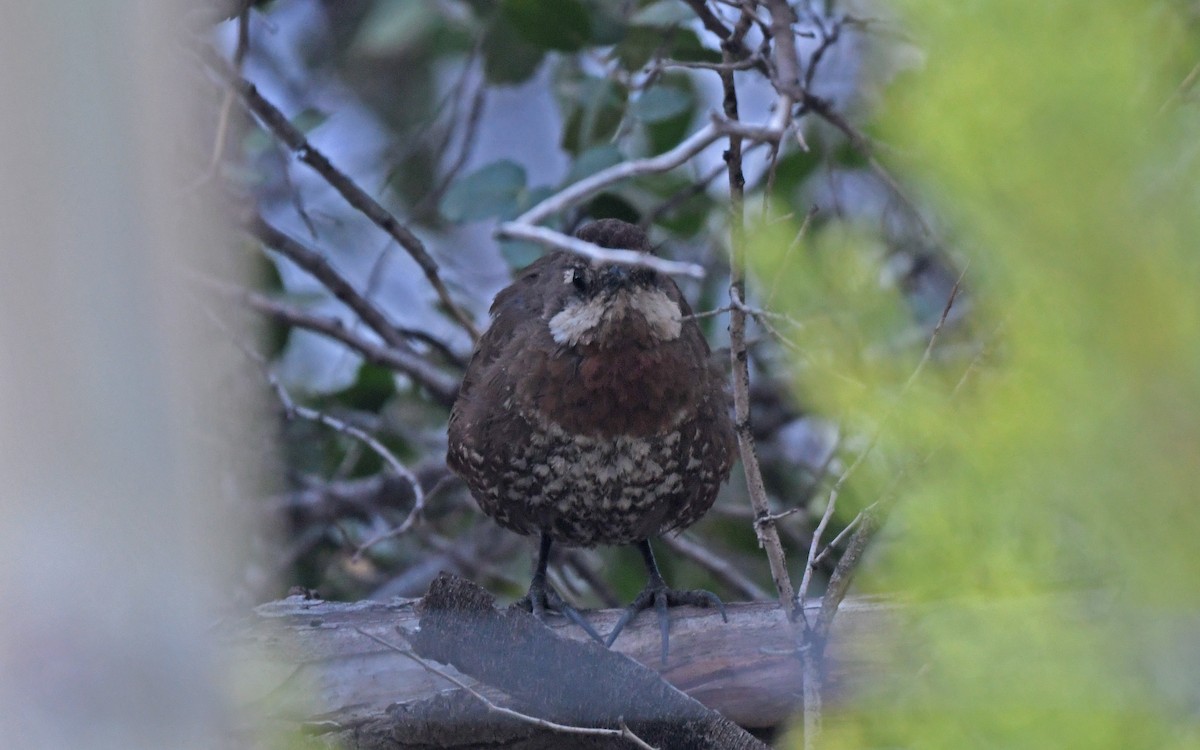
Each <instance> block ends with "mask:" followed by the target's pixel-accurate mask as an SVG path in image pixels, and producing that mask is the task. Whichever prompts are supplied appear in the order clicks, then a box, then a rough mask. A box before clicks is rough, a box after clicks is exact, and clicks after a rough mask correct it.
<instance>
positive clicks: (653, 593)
mask: <svg viewBox="0 0 1200 750" xmlns="http://www.w3.org/2000/svg"><path fill="white" fill-rule="evenodd" d="M637 546H638V551H639V552H641V553H642V559H643V560H645V561H646V570H647V571H648V572H649V574H650V579H649V580H648V581H646V587H645V588H644V589H642V593H640V594H638V595H637V598H636V599H634V600H633V603H632V604H630V605H629V608H628V609H626V610H625V614H623V615H621V619H620V620H617V624H616V626H615V627H613V630H612V632H611V633H609V634H608V641H607V642H606V643H605V644H604V645H606V646H609V647H611V646H612V645H613V641H615V640H617V636H618V635H620V634H621V631H622V630H623V629H624V628H625V626H626V625H628V624H629V622H630V621H631V620H632V619H633V618H634V617H636V616H637V613H638V612H641V611H642V610H643V609H650V608H651V607H654V611H655V612H657V613H658V627H659V629H660V630H661V631H662V663H663V664H666V663H667V653H668V649H669V644H668V638H669V633H670V629H671V617H670V615H668V614H667V608H668V607H678V606H681V605H685V604H690V605H692V606H693V607H716V608H717V610H718V611H719V612H720V613H721V619H722V620H724V621H725V622H729V618H728V617H727V616H726V615H725V603H724V602H722V601H721V600H720V599H719V598H718V597H717V595H716V594H714V593H712V592H711V591H704V590H702V589H693V590H679V589H672V588H668V587H667V582H666V581H664V580H663V577H662V573H660V572H659V571H658V563H656V562H655V561H654V551H653V550H652V549H650V542H649V540H646V539H643V540H642V541H640V542H638V545H637Z"/></svg>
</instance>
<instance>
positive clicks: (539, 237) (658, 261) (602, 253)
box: [496, 221, 704, 279]
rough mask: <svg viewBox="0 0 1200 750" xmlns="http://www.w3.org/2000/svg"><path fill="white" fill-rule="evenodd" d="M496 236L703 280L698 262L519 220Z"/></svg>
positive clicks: (500, 230)
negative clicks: (598, 242) (608, 245)
mask: <svg viewBox="0 0 1200 750" xmlns="http://www.w3.org/2000/svg"><path fill="white" fill-rule="evenodd" d="M496 235H497V236H498V237H506V238H509V239H518V240H530V241H531V242H536V243H538V244H539V245H545V246H546V247H549V248H552V249H555V250H567V251H568V252H572V253H575V254H576V255H582V256H583V257H585V258H591V259H592V260H595V261H599V262H601V263H623V264H627V265H631V266H644V267H646V268H653V269H654V270H655V271H659V272H661V273H667V274H680V275H683V276H692V277H694V278H697V279H701V278H704V266H701V265H698V264H696V263H680V262H677V261H673V260H665V259H663V258H659V257H657V256H654V255H650V254H649V253H643V252H639V251H637V250H625V249H611V248H606V247H600V246H599V245H594V244H592V243H591V242H587V241H585V240H581V239H579V238H578V237H572V236H570V235H567V234H563V233H562V232H558V231H555V230H553V229H549V228H547V227H539V226H534V225H533V224H524V223H520V222H516V221H510V222H506V223H504V224H501V225H500V226H499V227H498V228H497V230H496Z"/></svg>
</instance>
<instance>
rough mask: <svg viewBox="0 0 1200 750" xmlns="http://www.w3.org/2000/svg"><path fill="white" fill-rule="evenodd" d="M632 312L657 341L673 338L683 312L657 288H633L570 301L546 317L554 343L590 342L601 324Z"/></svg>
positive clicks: (676, 334)
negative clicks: (629, 290) (643, 321)
mask: <svg viewBox="0 0 1200 750" xmlns="http://www.w3.org/2000/svg"><path fill="white" fill-rule="evenodd" d="M633 313H637V314H639V315H641V316H642V317H643V318H645V319H646V323H647V324H648V325H649V328H650V332H651V333H652V334H653V335H654V337H655V338H657V339H658V340H660V341H672V340H674V339H677V338H679V333H680V331H682V330H683V322H682V320H681V318H682V317H683V315H682V313H681V312H680V310H679V305H678V304H677V303H676V302H675V301H674V300H672V299H671V298H670V297H668V296H667V295H666V293H665V292H663V291H662V290H661V289H637V290H636V291H634V292H633V293H632V294H629V293H625V292H618V293H617V296H616V297H615V298H611V299H610V298H606V297H605V296H603V295H602V296H598V297H593V298H592V299H590V300H588V301H586V302H584V301H581V300H571V301H570V302H568V303H567V306H566V307H565V308H563V310H562V312H560V313H558V314H557V315H555V316H554V317H553V318H551V319H550V335H551V336H553V337H554V341H555V343H558V344H568V345H570V346H575V345H577V344H581V343H582V344H590V343H591V342H592V341H594V340H595V338H596V334H597V333H599V330H600V327H601V325H602V324H604V323H612V322H615V321H617V320H620V319H621V318H623V317H625V316H626V315H630V314H633Z"/></svg>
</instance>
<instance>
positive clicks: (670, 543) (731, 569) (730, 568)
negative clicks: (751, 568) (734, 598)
mask: <svg viewBox="0 0 1200 750" xmlns="http://www.w3.org/2000/svg"><path fill="white" fill-rule="evenodd" d="M659 541H661V542H662V543H663V544H664V545H666V546H667V547H668V548H670V549H671V550H672V551H674V552H676V553H678V554H680V555H682V556H683V557H686V558H687V559H689V560H691V561H692V562H694V563H696V564H697V565H699V566H700V567H701V568H704V569H705V570H707V571H708V572H709V573H710V574H712V577H713V578H716V579H717V580H718V581H720V582H721V583H723V584H725V585H726V586H727V587H729V589H730V590H732V591H736V592H737V593H738V594H739V595H740V596H742V597H744V598H746V599H748V600H750V601H765V600H767V599H770V598H771V595H770V594H768V593H767V592H766V591H764V590H763V588H762V587H761V586H759V585H758V584H757V583H755V582H754V581H752V580H750V578H749V577H747V576H746V575H745V574H744V573H742V571H740V570H738V569H737V567H736V566H734V564H733V563H731V562H730V561H729V560H726V559H725V558H723V557H721V556H720V555H718V554H717V553H715V552H713V551H712V550H710V549H709V548H707V547H705V546H703V545H701V544H697V543H696V542H694V541H692V540H691V539H688V538H687V537H686V536H682V535H680V536H670V535H664V536H661V537H659Z"/></svg>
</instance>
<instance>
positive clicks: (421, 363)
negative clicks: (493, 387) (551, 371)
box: [197, 277, 458, 406]
mask: <svg viewBox="0 0 1200 750" xmlns="http://www.w3.org/2000/svg"><path fill="white" fill-rule="evenodd" d="M197 278H198V279H199V281H200V283H202V284H204V285H206V286H208V287H210V288H213V289H215V290H216V291H218V292H220V293H222V294H226V295H228V296H231V297H233V298H235V299H237V300H238V301H239V302H240V303H242V304H244V305H246V306H247V307H249V308H250V309H252V310H255V311H256V312H259V313H262V314H263V315H266V316H268V317H270V318H272V319H273V320H276V321H279V322H280V323H283V324H284V325H289V326H292V327H294V328H303V329H304V330H307V331H313V332H314V333H319V334H322V335H324V336H328V337H329V338H331V339H334V340H336V341H339V342H341V343H343V344H345V345H346V346H348V347H350V348H351V349H353V350H354V351H355V352H358V353H359V354H360V355H362V357H363V358H364V359H365V360H367V361H368V362H370V363H372V364H376V365H380V366H382V367H387V368H389V369H391V370H395V371H396V372H399V373H402V374H404V375H407V376H408V377H410V378H412V379H413V381H414V382H415V383H417V384H418V385H420V386H421V387H423V388H425V389H426V390H427V391H428V392H429V393H430V395H431V396H432V397H433V399H434V400H435V401H437V402H438V403H439V404H442V405H443V406H449V405H450V404H452V403H454V399H455V397H456V396H457V394H458V381H457V380H456V379H455V378H454V377H452V376H450V375H447V374H446V373H444V372H442V371H441V370H438V369H437V368H436V367H434V366H433V365H431V364H430V363H429V362H427V361H425V360H424V359H422V358H421V357H420V356H419V355H418V354H416V353H415V352H413V351H411V350H408V349H391V348H388V347H386V346H380V345H379V344H377V343H375V342H374V341H371V340H370V339H368V338H366V337H364V336H362V335H360V334H359V333H356V332H355V331H353V330H352V329H350V328H349V327H347V326H346V324H345V323H343V322H342V321H341V320H339V319H337V318H335V317H332V316H323V315H316V314H313V313H310V312H307V311H305V310H301V309H299V308H296V307H293V306H291V305H288V304H286V303H284V302H280V301H278V300H276V299H272V298H271V297H268V296H266V295H264V294H260V293H258V292H252V291H250V290H248V289H242V288H241V287H238V286H234V285H231V284H225V283H224V282H220V281H217V280H215V279H209V278H206V277H197Z"/></svg>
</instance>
